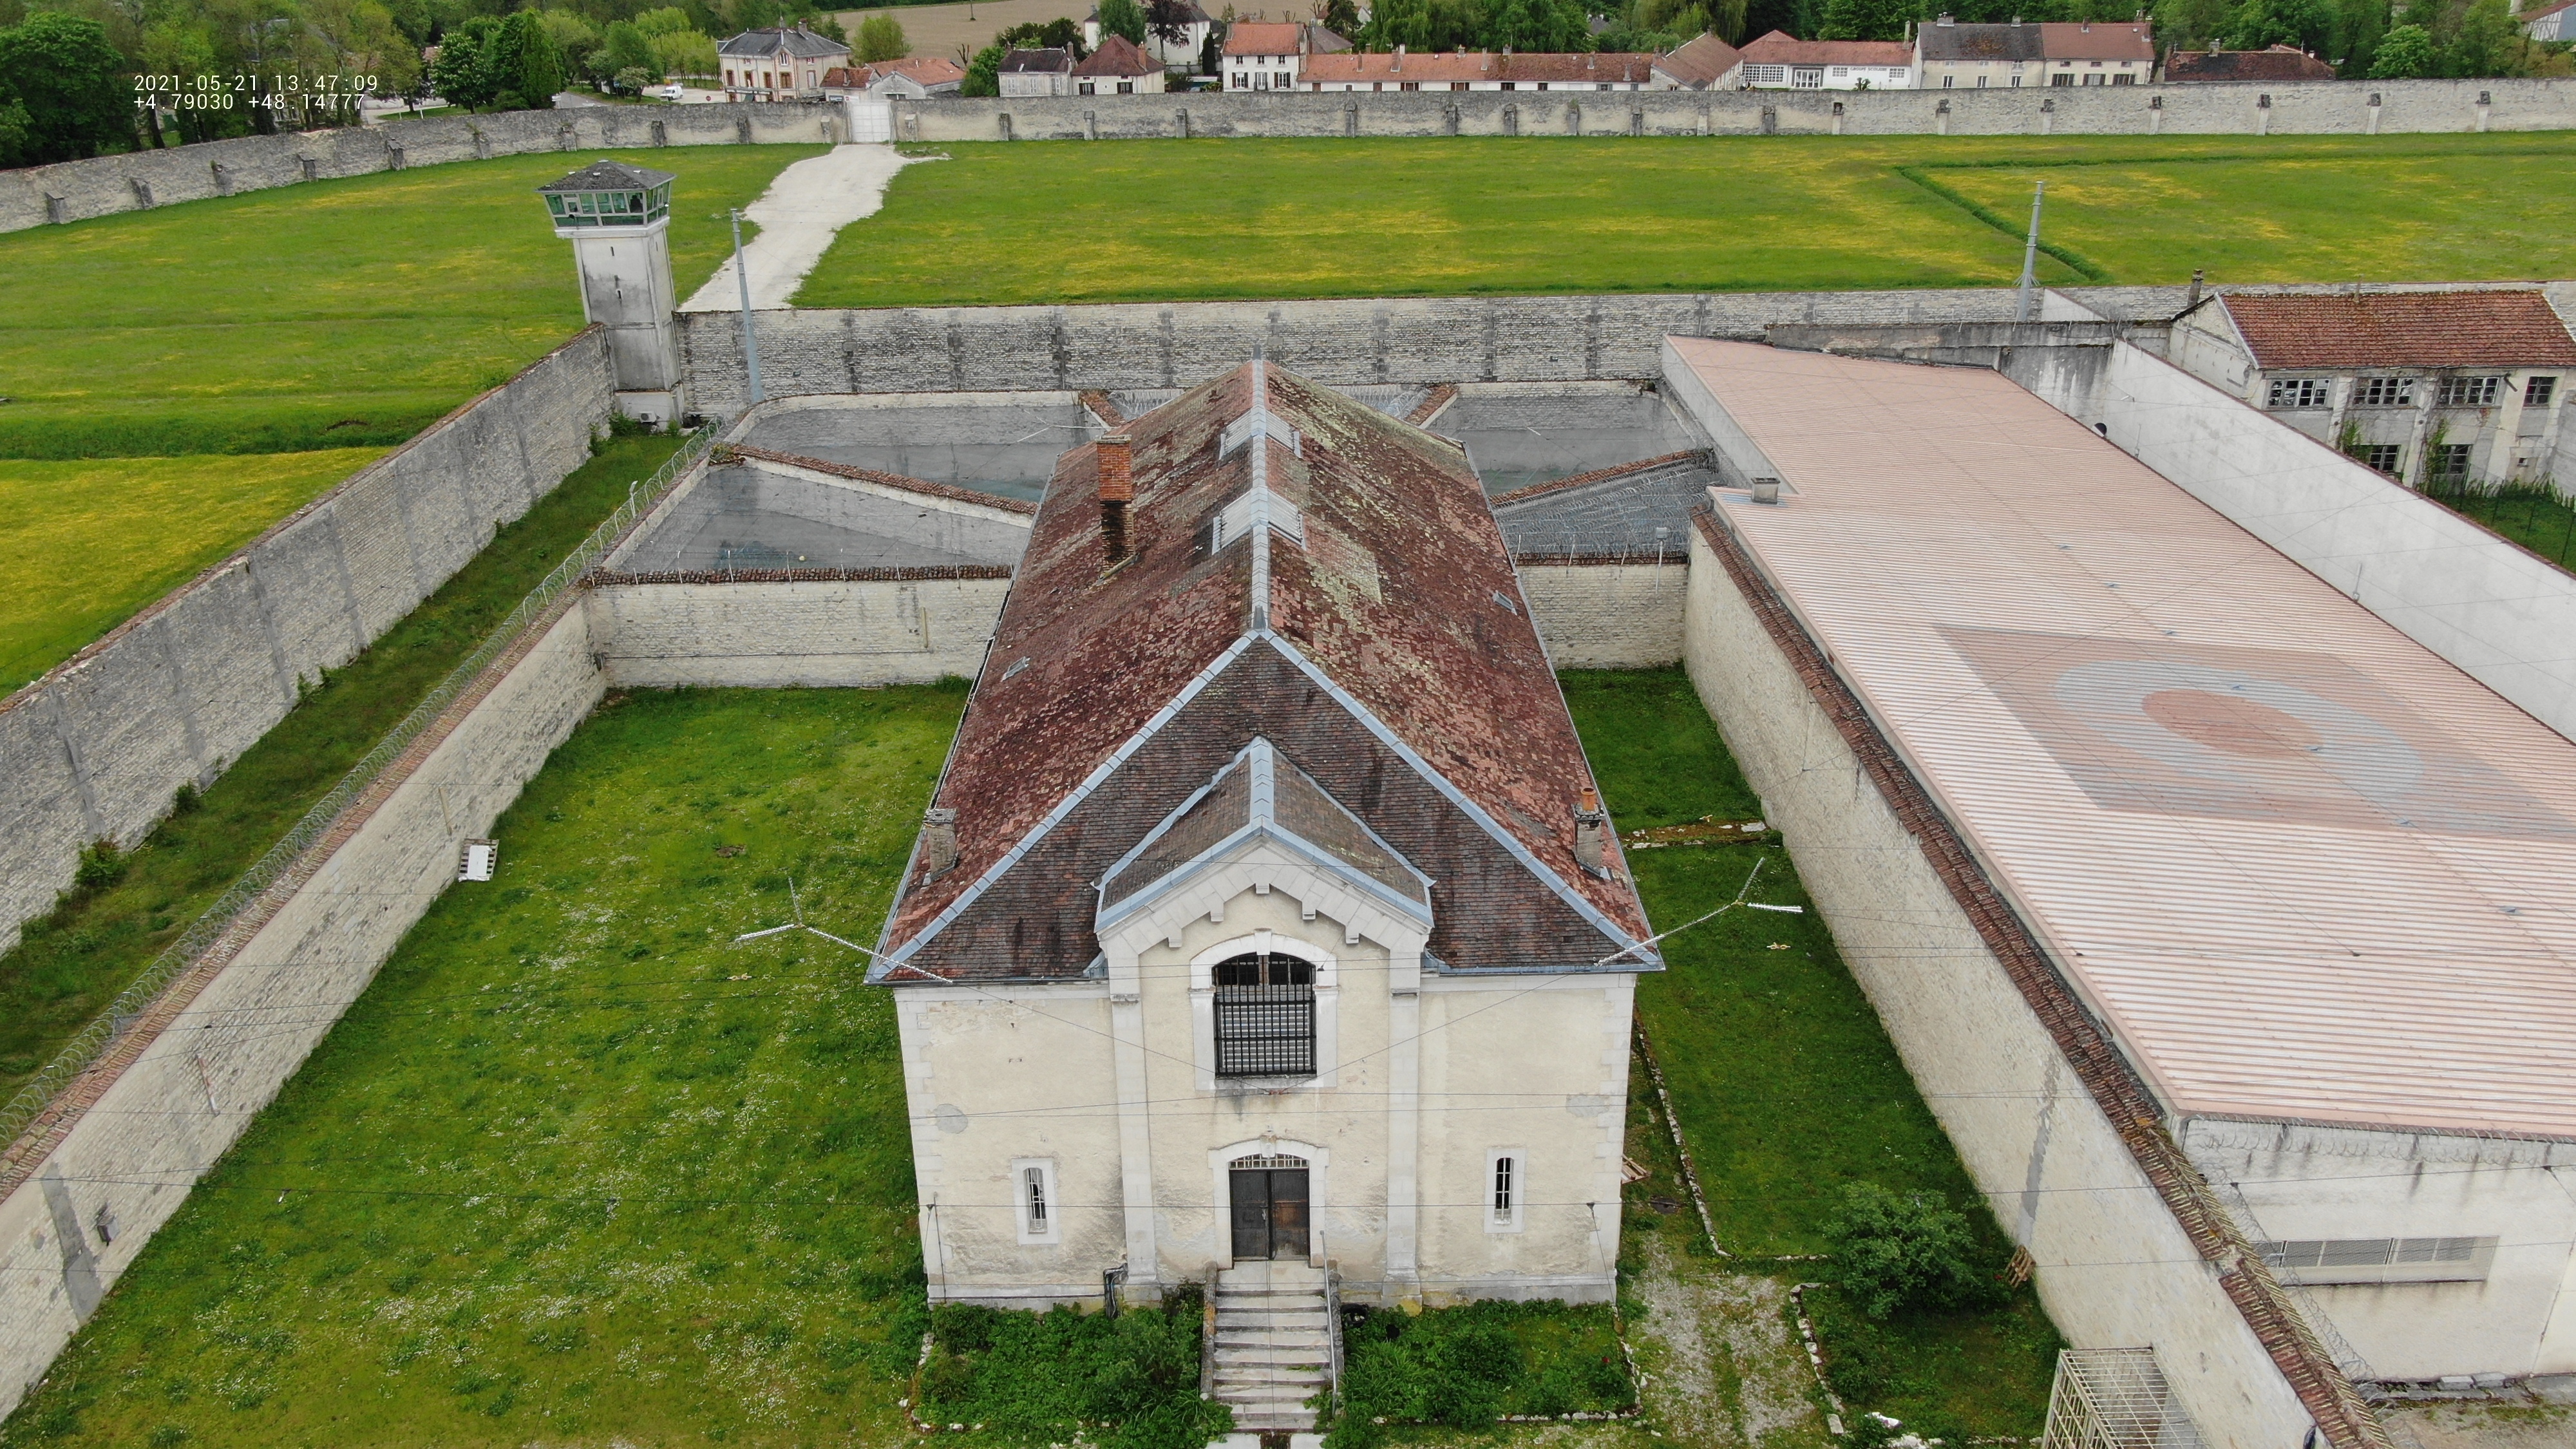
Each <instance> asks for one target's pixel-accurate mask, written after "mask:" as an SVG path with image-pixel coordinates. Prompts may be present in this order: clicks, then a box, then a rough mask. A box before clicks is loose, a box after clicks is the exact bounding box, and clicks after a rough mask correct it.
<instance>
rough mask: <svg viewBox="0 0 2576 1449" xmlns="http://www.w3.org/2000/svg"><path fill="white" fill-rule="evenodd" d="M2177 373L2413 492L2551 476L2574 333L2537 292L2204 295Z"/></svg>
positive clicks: (2178, 326)
mask: <svg viewBox="0 0 2576 1449" xmlns="http://www.w3.org/2000/svg"><path fill="white" fill-rule="evenodd" d="M2170 345H2171V355H2172V358H2173V361H2174V363H2175V364H2176V365H2178V366H2180V367H2181V368H2182V369H2183V370H2185V371H2187V372H2189V373H2191V374H2193V375H2194V376H2196V377H2198V378H2200V379H2201V380H2202V381H2204V382H2207V383H2209V384H2211V385H2212V386H2214V387H2218V388H2222V389H2224V390H2226V391H2227V392H2230V393H2232V394H2234V395H2236V396H2237V397H2241V398H2243V399H2244V400H2245V401H2246V402H2247V403H2249V404H2251V405H2253V406H2255V407H2258V408H2262V409H2264V410H2265V411H2266V412H2269V413H2270V414H2271V415H2272V416H2273V417H2275V418H2277V419H2279V420H2280V421H2281V422H2284V423H2287V424H2289V425H2290V426H2291V427H2294V428H2296V429H2298V430H2299V431H2300V432H2303V433H2305V434H2307V435H2308V436H2309V437H2312V438H2314V439H2316V440H2317V441H2318V442H2321V443H2324V444H2326V445H2327V446H2329V447H2332V448H2335V449H2337V450H2338V451H2340V452H2344V453H2348V454H2350V455H2351V456H2353V457H2355V458H2357V459H2360V460H2361V461H2362V462H2364V463H2367V464H2369V465H2370V466H2371V467H2373V468H2376V469H2378V470H2379V471H2380V472H2382V473H2386V474H2388V475H2390V476H2391V477H2395V478H2400V479H2404V480H2405V481H2407V482H2408V483H2411V484H2413V485H2415V486H2417V487H2426V486H2444V485H2448V486H2452V487H2458V486H2462V485H2473V484H2484V485H2492V484H2496V483H2502V482H2508V481H2517V480H2534V479H2538V478H2540V477H2543V476H2545V475H2547V474H2549V473H2551V472H2552V471H2554V465H2553V462H2552V460H2553V459H2554V458H2555V457H2556V456H2557V455H2558V452H2559V449H2560V447H2561V446H2562V443H2563V442H2565V441H2566V440H2567V436H2568V435H2567V431H2566V429H2565V427H2564V426H2563V425H2562V419H2563V417H2564V415H2565V410H2566V402H2567V391H2568V387H2569V385H2570V384H2571V383H2576V338H2571V337H2570V336H2569V335H2568V331H2567V324H2566V323H2565V322H2563V321H2561V320H2560V318H2559V316H2558V314H2557V313H2556V312H2555V311H2553V310H2551V308H2550V305H2549V301H2548V299H2547V298H2546V297H2545V296H2543V295H2542V294H2541V293H2540V292H2538V291H2531V290H2519V291H2506V290H2500V289H2499V290H2485V291H2458V292H2374V293H2368V294H2345V295H2319V294H2313V293H2312V294H2304V295H2300V294H2262V293H2247V292H2229V293H2225V294H2222V295H2214V296H2211V297H2207V298H2204V299H2203V300H2202V301H2201V303H2200V305H2198V306H2197V307H2194V308H2192V309H2191V310H2190V311H2188V312H2186V313H2184V314H2183V315H2182V316H2181V317H2180V318H2179V319H2177V320H2176V322H2175V324H2174V329H2173V341H2172V343H2171V344H2170Z"/></svg>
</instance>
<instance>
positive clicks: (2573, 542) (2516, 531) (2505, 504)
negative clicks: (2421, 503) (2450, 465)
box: [2432, 479, 2576, 571]
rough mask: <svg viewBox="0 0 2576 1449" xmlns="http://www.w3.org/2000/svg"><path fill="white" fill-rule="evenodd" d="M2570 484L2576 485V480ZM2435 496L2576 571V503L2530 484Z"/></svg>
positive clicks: (2469, 516) (2439, 500)
mask: <svg viewBox="0 0 2576 1449" xmlns="http://www.w3.org/2000/svg"><path fill="white" fill-rule="evenodd" d="M2569 485H2570V486H2576V479H2571V480H2569ZM2432 496H2433V497H2434V498H2435V500H2436V501H2438V502H2441V503H2444V504H2447V505H2449V506H2450V507H2451V508H2453V509H2455V510H2457V511H2458V512H2459V513H2460V514H2461V516H2463V517H2466V518H2474V519H2476V520H2477V521H2478V522H2480V523H2483V524H2485V525H2486V526H2487V527H2489V528H2492V529H2494V530H2495V531H2496V532H2498V533H2501V534H2503V535H2504V536H2505V537H2507V538H2509V539H2512V540H2513V541H2514V542H2516V543H2518V544H2521V545H2522V546H2523V547H2524V548H2527V549H2530V550H2531V551H2532V552H2533V553H2536V554H2538V555H2540V556H2541V557H2542V558H2545V559H2548V560H2549V561H2550V562H2552V563H2554V564H2556V565H2558V566H2559V567H2560V568H2563V569H2568V570H2570V571H2576V504H2571V503H2570V502H2568V500H2567V499H2565V498H2562V497H2560V496H2559V495H2558V494H2557V493H2556V492H2554V491H2551V490H2550V489H2548V488H2543V487H2535V486H2529V485H2526V486H2522V487H2514V488H2499V489H2497V490H2496V491H2494V492H2492V493H2479V492H2470V491H2461V492H2456V493H2454V492H2450V491H2447V490H2445V491H2443V492H2440V493H2436V494H2434V495H2432Z"/></svg>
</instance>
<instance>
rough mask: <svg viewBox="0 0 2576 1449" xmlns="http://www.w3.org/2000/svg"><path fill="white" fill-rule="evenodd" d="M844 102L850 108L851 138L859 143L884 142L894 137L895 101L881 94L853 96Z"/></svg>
mask: <svg viewBox="0 0 2576 1449" xmlns="http://www.w3.org/2000/svg"><path fill="white" fill-rule="evenodd" d="M842 104H844V105H846V106H848V107H849V110H850V139H851V140H852V141H853V142H855V143H857V144H859V145H862V146H864V145H871V144H882V143H884V142H888V141H891V140H893V139H894V103H893V102H891V101H888V100H885V99H884V98H882V97H879V96H868V95H858V96H852V97H850V98H849V99H848V100H846V101H844V102H842Z"/></svg>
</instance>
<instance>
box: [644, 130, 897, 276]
mask: <svg viewBox="0 0 2576 1449" xmlns="http://www.w3.org/2000/svg"><path fill="white" fill-rule="evenodd" d="M908 159H909V158H907V157H904V156H899V155H897V154H895V149H894V148H893V147H892V146H835V147H833V148H832V149H831V150H830V151H828V152H826V153H824V154H823V155H820V156H816V157H814V158H813V159H811V160H807V161H799V162H797V163H796V164H795V165H793V166H790V167H788V168H787V169H786V170H784V171H781V172H779V173H778V176H777V179H776V180H773V181H771V182H770V183H769V189H768V190H767V191H764V192H762V193H761V194H760V199H759V200H758V201H755V202H753V203H752V204H751V205H749V206H746V207H744V208H743V210H742V214H743V215H744V216H745V217H747V218H749V219H750V220H752V221H755V222H758V223H759V224H760V235H758V236H756V237H753V238H752V239H751V240H749V241H746V242H744V243H743V247H742V253H743V260H744V262H745V263H746V264H747V265H748V266H749V268H750V271H751V305H752V306H754V307H784V306H786V305H787V304H788V302H789V301H790V299H792V298H793V297H795V295H796V289H797V288H798V287H799V286H802V285H803V284H804V281H805V274H806V273H807V272H810V271H812V270H814V264H815V263H816V262H819V261H821V260H822V259H823V252H824V250H825V249H826V248H828V247H830V246H831V245H832V238H834V237H836V236H838V235H840V232H841V228H843V227H845V226H848V225H849V224H850V223H851V222H854V221H857V220H859V219H861V218H862V217H869V216H874V215H876V210H877V207H878V206H879V205H880V204H882V203H883V202H884V200H885V191H886V186H887V184H888V183H889V182H891V181H893V180H894V174H895V173H896V172H897V171H900V170H902V169H903V167H904V163H905V162H906V160H908ZM741 305H742V292H741V289H740V288H739V286H738V285H737V284H736V283H735V281H734V266H733V258H731V257H727V258H725V263H724V265H723V266H721V267H718V268H716V274H715V276H713V277H712V278H709V279H708V281H707V284H706V285H705V286H703V287H700V288H699V289H698V290H697V294H696V295H695V296H692V297H691V298H689V300H688V301H686V302H683V303H681V304H680V310H681V311H683V312H730V311H732V310H734V309H735V308H737V307H740V306H741Z"/></svg>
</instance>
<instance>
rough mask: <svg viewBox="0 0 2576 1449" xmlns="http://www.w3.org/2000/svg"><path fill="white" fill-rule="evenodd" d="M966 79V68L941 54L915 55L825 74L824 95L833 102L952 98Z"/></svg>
mask: <svg viewBox="0 0 2576 1449" xmlns="http://www.w3.org/2000/svg"><path fill="white" fill-rule="evenodd" d="M965 80H966V68H965V67H964V66H962V65H959V64H958V63H957V62H955V61H953V60H950V59H948V58H947V57H946V56H940V55H913V56H906V57H904V58H903V59H901V60H880V61H874V62H871V63H869V64H867V65H862V66H853V67H846V68H842V69H836V70H829V71H825V72H824V73H823V94H824V96H825V97H826V98H828V99H831V100H836V101H837V100H844V99H847V98H848V97H850V96H855V95H865V96H877V97H887V96H901V97H903V98H904V99H905V100H912V101H917V100H921V99H924V98H925V97H929V96H953V95H955V94H957V88H958V87H959V86H960V85H962V84H964V83H965Z"/></svg>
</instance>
